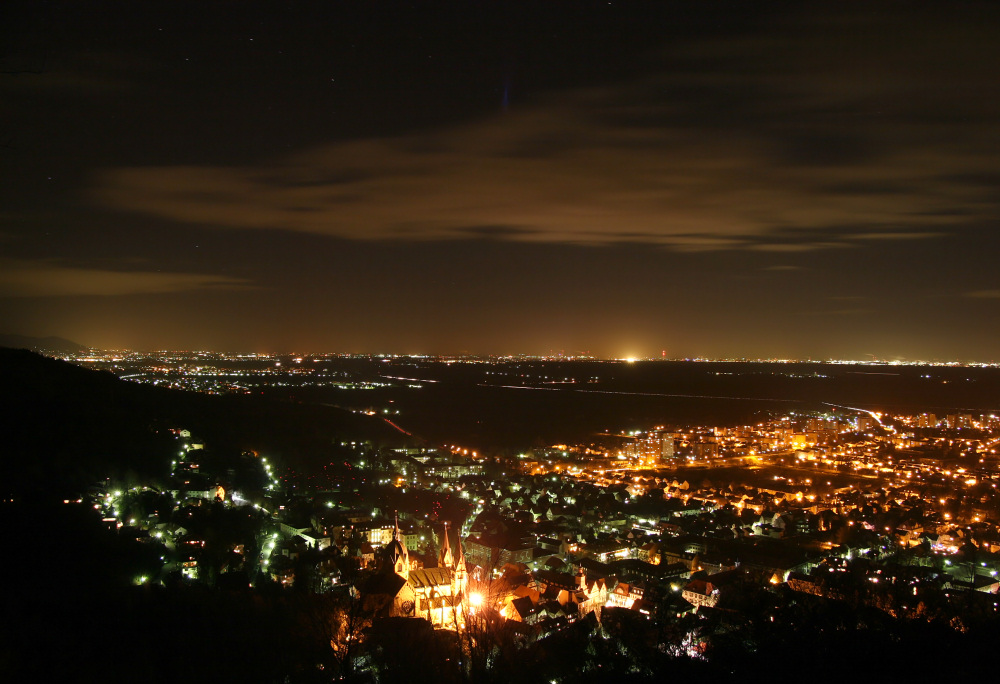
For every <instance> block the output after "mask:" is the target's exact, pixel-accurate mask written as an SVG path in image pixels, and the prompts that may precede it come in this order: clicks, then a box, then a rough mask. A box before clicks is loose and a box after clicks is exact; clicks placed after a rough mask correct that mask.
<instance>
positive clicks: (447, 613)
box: [362, 523, 469, 629]
mask: <svg viewBox="0 0 1000 684" xmlns="http://www.w3.org/2000/svg"><path fill="white" fill-rule="evenodd" d="M468 584H469V577H468V571H467V569H466V565H465V554H463V553H462V546H461V543H459V544H458V555H457V557H456V556H455V555H454V554H453V553H452V550H451V543H450V541H449V539H448V526H447V524H445V529H444V535H443V543H442V545H441V553H440V554H439V555H438V567H436V568H420V567H418V563H416V562H413V563H411V561H410V555H409V552H408V551H407V549H406V545H405V544H404V543H403V542H402V540H401V539H400V535H399V524H398V523H397V525H396V529H395V531H394V533H393V539H392V542H391V543H390V544H389V545H388V546H386V548H385V555H384V557H383V559H382V565H381V567H380V568H379V570H378V571H377V572H376V575H375V576H374V577H372V579H371V581H370V582H368V584H367V585H366V586H365V589H364V591H363V592H362V593H363V601H364V605H365V608H367V609H369V610H372V611H374V612H376V613H378V614H381V615H383V616H388V617H418V618H423V619H425V620H427V621H429V622H430V623H431V624H432V625H434V626H435V627H444V628H450V629H454V628H455V626H456V625H457V624H459V623H461V621H462V601H463V598H464V597H465V595H466V590H467V588H468Z"/></svg>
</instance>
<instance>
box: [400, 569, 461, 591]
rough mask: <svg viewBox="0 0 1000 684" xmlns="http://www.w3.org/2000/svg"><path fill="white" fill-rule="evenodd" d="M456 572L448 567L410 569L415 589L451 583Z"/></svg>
mask: <svg viewBox="0 0 1000 684" xmlns="http://www.w3.org/2000/svg"><path fill="white" fill-rule="evenodd" d="M453 576H454V573H453V572H452V571H451V570H449V569H448V568H421V569H419V570H411V571H410V579H409V583H410V586H412V587H413V588H414V589H422V588H425V587H440V586H444V585H450V584H451V582H452V577H453Z"/></svg>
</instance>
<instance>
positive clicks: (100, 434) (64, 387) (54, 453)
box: [0, 348, 400, 498]
mask: <svg viewBox="0 0 1000 684" xmlns="http://www.w3.org/2000/svg"><path fill="white" fill-rule="evenodd" d="M0 398H2V402H3V406H4V408H3V412H2V414H0V415H2V416H3V420H2V426H3V427H2V432H0V435H2V438H3V449H2V450H0V459H2V460H0V467H2V468H3V477H2V478H0V496H3V497H5V498H6V497H12V496H13V497H17V496H24V495H27V494H30V493H35V492H41V493H46V494H50V495H52V496H56V497H64V496H72V495H74V494H75V493H78V492H80V491H81V490H83V489H85V488H86V487H87V486H89V485H91V484H92V483H94V482H96V481H98V480H101V479H103V478H105V477H108V476H114V477H123V478H126V479H130V478H132V477H141V478H144V479H148V478H156V477H160V476H165V475H166V474H167V469H168V466H169V463H170V460H171V457H172V455H173V454H174V453H175V452H174V450H175V449H176V442H175V440H174V438H173V436H172V435H171V434H170V433H169V431H168V428H172V427H183V428H187V429H189V430H191V431H192V433H194V434H195V435H197V436H198V437H199V438H200V439H202V440H203V441H204V442H205V443H206V444H207V445H208V447H209V448H211V449H214V450H217V451H222V452H239V451H245V450H251V449H253V450H256V451H259V452H261V453H265V454H268V455H271V456H273V457H274V458H275V460H276V461H278V462H279V463H281V462H283V463H284V464H287V465H288V466H290V467H293V468H296V469H299V470H311V469H313V468H316V467H319V466H322V465H323V464H325V463H327V462H328V461H329V460H331V459H332V458H333V445H334V444H336V443H339V442H340V441H342V440H344V441H355V440H371V441H373V442H375V443H379V444H394V443H396V442H398V441H399V437H400V436H399V434H398V433H395V432H394V431H392V430H391V428H389V427H388V426H386V425H385V424H384V423H382V422H381V421H377V420H373V419H370V418H368V417H367V416H361V415H356V414H352V413H349V412H346V411H342V410H339V409H336V408H332V407H327V406H305V405H299V404H294V403H290V402H277V401H272V400H266V399H264V398H260V397H250V396H210V395H203V394H196V393H190V392H180V391H176V390H167V389H163V388H157V387H151V386H148V385H140V384H136V383H131V382H126V381H123V380H119V379H118V378H116V377H115V376H113V375H111V374H110V373H105V372H100V371H93V370H89V369H86V368H80V367H77V366H74V365H72V364H69V363H65V362H63V361H58V360H55V359H50V358H46V357H42V356H39V355H37V354H34V353H32V352H29V351H26V350H15V349H5V348H0Z"/></svg>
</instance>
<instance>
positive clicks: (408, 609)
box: [400, 601, 413, 615]
mask: <svg viewBox="0 0 1000 684" xmlns="http://www.w3.org/2000/svg"><path fill="white" fill-rule="evenodd" d="M400 607H401V608H402V609H403V614H404V615H409V614H410V613H412V612H413V601H403V604H402V606H400Z"/></svg>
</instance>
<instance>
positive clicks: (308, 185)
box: [92, 16, 1000, 252]
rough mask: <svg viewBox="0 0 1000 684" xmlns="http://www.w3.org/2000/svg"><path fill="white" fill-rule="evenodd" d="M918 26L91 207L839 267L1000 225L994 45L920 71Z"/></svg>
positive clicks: (785, 36) (95, 193) (733, 49)
mask: <svg viewBox="0 0 1000 684" xmlns="http://www.w3.org/2000/svg"><path fill="white" fill-rule="evenodd" d="M898 21H899V18H898V17H889V16H887V17H884V18H883V19H882V20H881V22H880V21H879V20H874V21H872V22H871V24H870V25H863V24H860V23H859V22H854V21H850V20H849V18H843V17H842V18H841V21H840V22H839V23H837V22H829V23H824V22H819V21H817V22H812V23H808V24H806V25H802V24H794V25H787V26H780V25H779V26H777V27H774V28H772V29H771V30H770V31H769V32H768V33H766V34H761V35H756V36H752V37H749V38H746V39H744V40H742V41H735V42H734V41H727V42H719V43H711V42H701V43H697V44H688V45H679V46H674V47H673V48H671V49H670V50H668V51H665V52H664V54H663V55H661V56H660V57H659V58H658V61H657V62H656V64H655V67H654V68H652V69H650V70H649V71H650V72H649V73H647V74H646V75H644V76H642V77H640V78H636V79H635V80H633V81H631V82H628V83H622V84H619V85H614V86H602V87H595V88H590V89H576V90H573V91H568V92H560V93H558V94H555V95H549V96H548V97H547V98H545V99H541V100H538V101H535V102H532V103H530V104H528V105H525V106H522V107H512V108H511V110H510V111H508V112H505V113H503V114H502V115H501V114H498V115H496V116H493V117H487V118H485V119H482V120H479V121H475V122H472V123H467V124H465V125H463V126H459V127H450V128H440V129H437V130H432V131H427V132H423V133H420V134H409V135H404V136H398V137H391V138H373V139H366V140H357V141H347V142H340V143H334V144H329V145H325V146H319V147H316V148H313V149H309V150H305V151H303V152H300V153H298V154H294V155H291V156H289V157H286V158H283V159H276V160H275V159H268V160H263V161H262V162H261V163H260V164H259V165H251V166H152V167H129V168H115V169H108V170H105V171H104V172H102V173H100V174H99V175H98V176H97V179H96V182H95V186H94V188H93V189H92V197H93V198H95V199H96V200H97V201H98V202H99V203H100V204H102V205H103V206H105V207H110V208H114V209H118V210H126V211H131V212H139V213H143V214H147V215H154V216H158V217H163V218H167V219H171V220H174V221H181V222H185V223H192V224H199V225H204V226H209V227H217V228H244V229H277V230H289V231H302V232H308V233H316V234H325V235H331V236H336V237H342V238H350V239H360V240H440V239H446V240H453V239H463V238H481V237H489V238H492V239H500V240H514V241H537V242H554V243H572V244H589V245H601V244H610V243H619V242H637V243H651V244H657V245H662V246H665V247H670V248H674V249H677V250H720V249H743V248H747V249H752V250H762V251H774V252H796V251H803V250H813V249H827V248H831V247H842V246H849V245H859V244H863V243H865V242H866V241H872V240H890V239H895V240H909V239H916V238H923V237H928V236H934V235H940V234H942V232H946V231H947V230H948V229H949V227H950V226H953V225H957V224H961V223H967V222H976V221H981V220H984V219H985V220H992V219H995V218H996V217H997V215H998V211H997V209H998V206H997V197H996V195H995V192H994V187H995V184H994V183H993V182H992V181H995V180H997V177H998V175H1000V169H998V167H997V161H996V160H997V158H998V152H1000V131H998V130H997V127H996V125H995V124H996V116H997V112H994V111H992V110H991V109H990V107H992V106H995V105H991V104H990V103H991V102H992V103H995V102H996V101H997V97H996V94H997V93H996V91H997V89H998V86H997V85H996V79H995V77H994V76H993V74H994V73H995V71H993V70H992V67H1000V64H997V62H1000V59H998V58H997V57H996V56H993V57H992V58H991V57H989V56H988V55H978V54H977V55H972V54H965V53H964V52H963V48H962V45H963V44H964V43H963V41H964V40H965V39H966V38H969V39H970V41H969V44H970V45H976V44H979V43H977V42H975V41H973V40H971V38H972V37H971V36H967V35H965V34H966V33H968V32H969V31H975V29H974V28H972V29H970V28H968V27H967V26H965V27H952V26H948V25H947V24H943V25H937V26H935V27H934V28H935V30H936V31H937V34H936V35H935V39H934V40H933V41H930V42H928V43H927V44H926V45H925V47H924V49H923V50H922V51H921V52H920V53H919V54H918V55H915V56H914V55H912V54H911V53H909V52H906V50H909V49H910V48H911V47H912V45H911V43H912V41H915V40H918V39H919V37H920V35H921V34H922V32H924V31H929V30H930V29H931V27H930V26H929V24H930V23H931V20H930V19H928V18H926V17H924V18H918V19H914V20H910V21H909V23H905V22H904V25H903V26H902V27H897V31H896V32H895V33H892V34H888V36H889V37H888V38H887V34H884V33H882V32H881V31H880V26H881V28H888V27H889V25H890V24H895V23H897V22H898ZM892 36H896V37H897V40H901V39H899V36H904V37H905V39H906V41H909V42H907V43H906V44H898V43H897V42H894V41H893V39H892ZM844 45H850V46H852V50H853V51H852V52H851V53H850V54H843V46H844ZM971 49H972V48H970V50H971ZM930 66H933V67H934V71H933V72H932V73H931V75H930V77H928V74H927V72H926V70H927V69H928V68H929V67H930ZM984 93H992V95H993V97H992V99H987V98H984V97H983V95H984Z"/></svg>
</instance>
